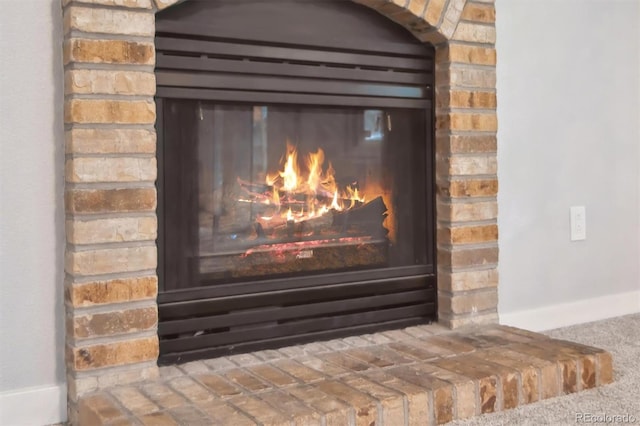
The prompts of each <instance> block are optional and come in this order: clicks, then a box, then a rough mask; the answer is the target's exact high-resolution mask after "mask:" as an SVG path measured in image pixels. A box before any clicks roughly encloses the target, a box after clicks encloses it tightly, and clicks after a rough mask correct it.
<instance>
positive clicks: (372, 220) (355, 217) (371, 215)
mask: <svg viewBox="0 0 640 426" xmlns="http://www.w3.org/2000/svg"><path fill="white" fill-rule="evenodd" d="M386 217H387V206H386V205H385V204H384V200H383V199H382V197H376V198H374V199H373V200H371V201H369V202H368V203H364V204H362V205H361V206H357V207H354V208H352V209H348V210H343V211H339V212H335V213H334V215H333V226H337V227H340V229H341V232H346V230H347V229H348V228H349V227H350V226H351V225H357V226H359V227H363V228H366V229H371V230H372V231H378V230H379V228H383V229H384V227H383V225H382V222H383V221H384V219H385V218H386Z"/></svg>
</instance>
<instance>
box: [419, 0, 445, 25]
mask: <svg viewBox="0 0 640 426" xmlns="http://www.w3.org/2000/svg"><path fill="white" fill-rule="evenodd" d="M445 3H446V0H430V1H429V4H428V5H427V8H426V9H425V11H424V15H423V16H424V19H425V21H427V22H428V23H429V24H431V25H432V26H434V27H437V26H438V23H439V22H440V17H441V16H442V12H443V11H444V5H445Z"/></svg>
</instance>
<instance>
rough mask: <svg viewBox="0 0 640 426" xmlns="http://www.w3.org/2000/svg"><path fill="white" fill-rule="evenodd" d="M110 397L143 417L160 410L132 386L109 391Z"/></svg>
mask: <svg viewBox="0 0 640 426" xmlns="http://www.w3.org/2000/svg"><path fill="white" fill-rule="evenodd" d="M111 395H113V396H114V397H115V398H116V399H117V400H118V401H119V402H120V403H121V404H122V405H123V406H124V407H125V408H126V409H127V410H129V411H131V412H132V413H134V414H138V415H144V414H149V413H154V412H156V411H159V410H160V407H158V406H157V405H156V404H154V403H153V402H151V401H150V400H149V398H147V397H146V396H144V395H143V394H142V393H141V392H140V391H139V390H138V389H137V388H135V387H133V386H119V387H116V388H114V389H112V390H111Z"/></svg>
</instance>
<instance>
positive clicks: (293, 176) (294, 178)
mask: <svg viewBox="0 0 640 426" xmlns="http://www.w3.org/2000/svg"><path fill="white" fill-rule="evenodd" d="M298 174H300V172H299V170H298V152H297V151H296V150H295V148H290V152H289V154H288V155H287V162H286V163H285V165H284V170H283V171H281V172H280V173H279V175H280V177H281V178H282V179H283V180H284V184H283V185H282V188H283V189H284V190H285V191H294V190H295V189H297V188H298Z"/></svg>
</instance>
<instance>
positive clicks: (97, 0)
mask: <svg viewBox="0 0 640 426" xmlns="http://www.w3.org/2000/svg"><path fill="white" fill-rule="evenodd" d="M68 4H95V5H101V6H120V7H129V8H132V9H151V0H62V5H63V6H67V5H68Z"/></svg>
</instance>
